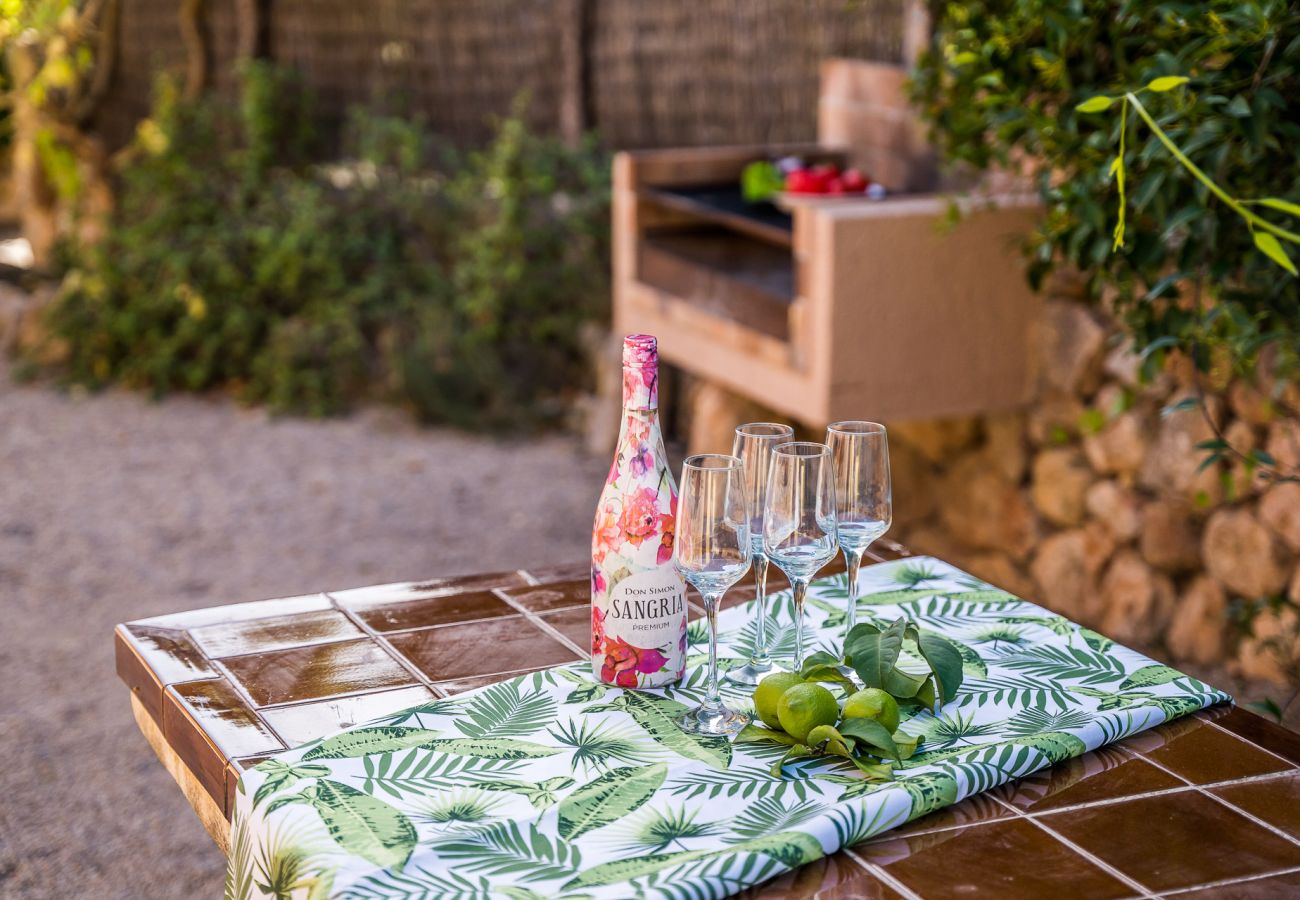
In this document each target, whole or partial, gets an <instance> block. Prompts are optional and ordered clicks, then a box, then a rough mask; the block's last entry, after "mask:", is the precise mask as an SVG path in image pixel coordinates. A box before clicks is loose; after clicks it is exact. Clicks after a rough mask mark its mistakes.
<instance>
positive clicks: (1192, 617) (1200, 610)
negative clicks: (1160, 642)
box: [1165, 575, 1228, 665]
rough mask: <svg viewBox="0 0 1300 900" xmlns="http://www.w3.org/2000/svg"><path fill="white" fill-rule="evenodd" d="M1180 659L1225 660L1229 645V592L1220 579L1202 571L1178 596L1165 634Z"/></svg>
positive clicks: (1202, 662)
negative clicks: (1226, 591) (1218, 580)
mask: <svg viewBox="0 0 1300 900" xmlns="http://www.w3.org/2000/svg"><path fill="white" fill-rule="evenodd" d="M1165 640H1166V643H1168V645H1169V652H1171V653H1172V654H1173V655H1174V656H1175V657H1176V658H1178V659H1185V660H1191V661H1192V662H1196V663H1201V664H1203V665H1209V664H1211V663H1216V662H1222V661H1223V658H1224V655H1225V653H1226V652H1227V645H1228V595H1227V594H1226V593H1224V590H1223V588H1222V587H1221V586H1220V585H1219V583H1218V582H1217V581H1215V580H1214V579H1213V578H1210V577H1208V576H1205V575H1198V576H1197V577H1196V578H1194V579H1192V582H1191V584H1189V585H1188V586H1187V589H1186V590H1184V591H1183V593H1182V596H1180V597H1179V598H1178V605H1177V607H1176V608H1175V609H1174V617H1173V621H1172V622H1171V623H1170V625H1169V633H1168V634H1167V635H1166V636H1165Z"/></svg>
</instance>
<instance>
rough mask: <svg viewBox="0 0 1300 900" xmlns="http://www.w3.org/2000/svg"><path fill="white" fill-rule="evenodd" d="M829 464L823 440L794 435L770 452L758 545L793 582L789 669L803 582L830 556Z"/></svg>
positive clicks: (799, 657)
mask: <svg viewBox="0 0 1300 900" xmlns="http://www.w3.org/2000/svg"><path fill="white" fill-rule="evenodd" d="M833 469H834V466H833V463H832V461H831V451H830V448H829V447H827V446H826V445H825V444H815V443H811V442H807V441H796V442H793V443H789V444H782V445H780V446H779V447H777V448H776V449H775V450H774V451H773V452H772V471H771V473H770V475H769V476H768V487H767V502H766V503H765V504H764V507H763V549H764V551H766V553H767V555H768V558H769V559H771V560H772V562H774V563H776V564H777V566H778V567H779V568H780V569H781V571H782V572H784V573H785V576H786V577H787V578H789V579H790V584H791V585H792V586H793V588H794V623H795V631H794V640H795V649H794V670H795V671H796V672H798V671H800V670H801V669H802V668H803V657H804V652H803V651H804V647H803V605H804V598H805V596H806V595H807V593H808V584H809V582H811V581H812V578H813V576H814V575H816V574H817V571H818V570H819V569H821V567H822V566H824V565H826V564H827V563H828V562H830V561H831V559H833V558H834V556H835V550H836V541H837V540H838V538H837V536H836V535H837V529H836V525H835V485H834V478H835V475H834V471H833Z"/></svg>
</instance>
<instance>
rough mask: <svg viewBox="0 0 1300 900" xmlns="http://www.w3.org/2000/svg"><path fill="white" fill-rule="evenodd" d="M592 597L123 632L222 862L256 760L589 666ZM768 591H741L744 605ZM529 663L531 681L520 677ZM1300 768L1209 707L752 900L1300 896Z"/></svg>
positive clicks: (570, 579) (577, 592) (499, 581)
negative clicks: (358, 726) (561, 668)
mask: <svg viewBox="0 0 1300 900" xmlns="http://www.w3.org/2000/svg"><path fill="white" fill-rule="evenodd" d="M899 552H900V553H901V552H902V551H901V549H900V550H899ZM888 555H889V556H893V555H895V554H893V553H891V554H888ZM777 586H778V587H780V586H782V585H781V584H778V585H777ZM589 596H590V592H589V589H588V584H587V572H586V567H585V565H584V566H574V567H569V568H556V569H545V570H532V571H527V572H525V571H517V572H505V573H499V574H494V575H482V576H475V577H470V578H455V579H442V580H437V581H430V582H425V583H421V584H404V585H386V586H380V587H373V588H361V589H358V590H348V591H336V592H330V593H322V594H309V595H305V596H301V597H291V598H287V599H280V600H263V601H259V602H255V603H241V604H236V605H233V606H223V607H216V608H212V609H203V610H195V611H192V612H185V613H176V614H174V615H168V616H159V617H156V618H152V619H143V620H140V621H137V622H129V623H127V624H125V625H119V626H118V628H117V631H116V635H115V638H116V647H117V671H118V674H119V675H120V676H121V678H122V680H123V681H125V682H126V683H127V685H128V686H129V687H130V688H131V703H132V707H133V709H134V712H135V716H136V721H137V722H138V723H139V725H140V728H141V730H142V731H143V732H144V734H145V736H146V738H148V740H149V742H150V744H151V745H152V746H153V748H154V750H155V751H156V752H157V754H158V756H159V758H160V759H161V760H162V761H163V763H164V765H166V767H167V768H168V770H169V771H170V772H171V773H172V776H173V777H174V778H175V779H176V781H177V783H178V784H179V785H180V786H181V787H182V789H183V790H184V791H185V793H186V796H187V797H188V799H189V801H190V803H191V805H193V807H194V809H195V811H196V812H197V813H198V814H199V816H200V818H201V819H202V820H203V823H204V825H205V827H206V828H207V829H208V831H209V833H210V834H212V836H213V838H214V839H215V840H216V841H217V843H218V844H219V845H221V846H222V848H223V849H224V848H225V846H226V842H227V837H228V832H229V824H228V817H229V815H230V811H231V808H232V802H233V801H232V793H233V791H234V788H235V784H236V781H237V779H238V777H239V773H240V771H241V770H242V769H243V768H244V767H246V766H250V765H253V764H255V763H257V762H258V761H260V760H261V759H263V758H264V757H265V756H266V755H267V754H270V753H274V752H276V751H277V750H281V749H284V748H285V747H289V746H293V745H295V744H299V743H302V742H305V741H308V740H311V739H313V738H316V737H319V736H320V735H322V734H325V733H327V732H332V731H335V730H338V729H340V728H344V727H346V726H348V725H352V724H355V723H358V722H362V721H365V720H367V719H371V718H375V717H377V716H382V715H385V714H388V713H391V712H394V711H397V710H399V709H402V708H404V707H407V706H411V705H414V704H416V703H419V702H422V701H424V700H427V699H429V698H431V697H434V696H445V695H448V694H454V693H457V692H459V691H463V690H466V689H469V688H473V687H477V686H479V685H483V684H488V683H491V682H494V681H498V680H501V679H502V678H504V677H506V676H508V675H511V674H518V673H520V672H523V671H531V670H532V669H534V668H541V667H545V666H548V665H554V664H556V663H563V662H569V661H571V660H574V659H582V658H586V656H587V654H586V651H585V650H584V647H585V646H586V642H587V640H588V628H589V624H590V623H589V611H588V609H589V608H588V603H589ZM751 596H752V588H750V589H747V590H740V589H737V590H735V591H733V592H732V593H731V595H730V596H729V597H728V601H729V604H730V603H738V602H742V601H744V600H747V599H749V598H750V597H751ZM729 604H728V605H729ZM521 659H526V660H527V661H528V666H529V668H525V669H519V668H512V666H515V665H517V662H515V661H518V660H521ZM1298 767H1300V735H1298V734H1294V733H1292V732H1290V731H1286V730H1284V729H1282V728H1280V727H1278V726H1275V725H1273V724H1272V723H1270V722H1267V721H1266V720H1264V719H1261V718H1260V717H1258V716H1256V715H1254V714H1252V713H1248V712H1245V711H1242V710H1239V709H1235V708H1227V707H1224V708H1216V709H1211V710H1208V711H1206V712H1203V713H1200V714H1197V715H1195V716H1192V717H1189V718H1187V719H1182V720H1179V721H1176V722H1173V723H1171V724H1169V725H1166V726H1163V727H1161V728H1157V729H1154V730H1152V731H1148V732H1145V733H1142V734H1139V735H1136V736H1134V737H1132V738H1130V739H1128V740H1126V741H1124V742H1122V743H1120V744H1117V745H1114V746H1112V747H1107V748H1103V749H1102V750H1100V751H1097V752H1095V753H1091V754H1088V755H1087V756H1085V757H1082V758H1080V759H1076V760H1071V761H1069V762H1066V763H1063V764H1061V765H1059V766H1056V767H1054V768H1052V769H1050V770H1047V771H1044V772H1042V773H1039V774H1037V775H1032V776H1029V777H1027V778H1024V779H1022V780H1020V781H1019V782H1016V783H1014V784H1010V785H1006V786H1004V787H1002V788H999V789H996V790H994V791H992V792H990V793H987V794H983V795H979V796H976V797H973V798H971V799H969V800H966V801H964V802H962V803H960V804H958V805H956V806H953V807H950V808H948V809H946V810H941V811H939V812H937V813H934V814H932V815H930V816H927V817H925V818H923V819H919V820H917V821H915V822H913V823H911V824H909V825H906V826H904V827H902V828H899V829H895V830H894V831H891V832H888V833H887V834H885V835H883V836H882V837H880V838H878V839H876V840H874V841H871V842H869V843H867V844H863V845H861V846H858V847H855V848H854V849H853V850H852V851H844V852H841V853H838V854H836V855H834V856H831V857H828V858H826V859H823V860H820V861H818V862H816V863H813V864H811V865H809V866H805V867H804V868H803V869H800V870H798V871H796V872H792V873H789V874H788V875H786V876H784V877H782V878H779V879H777V880H775V881H773V882H770V883H768V884H766V885H763V886H762V887H760V888H758V889H755V890H753V891H751V892H750V893H749V895H750V896H753V897H763V898H777V897H791V898H793V897H801V898H806V897H818V898H831V897H844V898H847V897H855V898H857V897H861V898H886V897H888V898H893V897H927V898H930V897H934V898H946V897H954V896H961V897H976V898H978V897H998V898H1012V897H1043V896H1051V897H1055V898H1068V897H1088V898H1093V897H1097V898H1102V897H1132V896H1137V897H1150V896H1166V895H1170V894H1174V895H1180V896H1186V897H1196V898H1210V897H1225V898H1255V897H1295V896H1300V768H1298Z"/></svg>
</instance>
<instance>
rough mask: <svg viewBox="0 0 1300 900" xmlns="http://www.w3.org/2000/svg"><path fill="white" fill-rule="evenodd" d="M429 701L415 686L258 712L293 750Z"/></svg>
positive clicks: (427, 692) (429, 695) (425, 690)
mask: <svg viewBox="0 0 1300 900" xmlns="http://www.w3.org/2000/svg"><path fill="white" fill-rule="evenodd" d="M433 698H434V694H433V692H432V691H431V690H429V689H428V688H426V687H424V686H423V685H417V686H415V687H406V688H398V689H397V690H393V691H377V692H375V693H373V694H351V695H349V696H347V697H335V698H333V699H332V700H316V701H313V702H311V703H295V704H292V705H291V706H277V707H274V708H272V709H264V710H262V711H261V715H262V718H263V719H264V720H266V723H267V724H268V725H270V726H271V727H272V728H273V729H275V732H276V734H278V735H279V736H280V738H281V739H282V740H283V741H284V742H285V743H286V744H287V745H288V746H290V747H296V746H298V745H300V744H305V743H307V742H308V741H314V740H316V738H319V737H324V736H325V735H327V734H333V733H334V732H336V731H342V730H343V729H345V728H351V727H352V726H353V725H363V724H365V723H366V722H370V721H373V720H374V719H378V718H381V717H382V716H390V715H392V714H393V713H396V712H401V711H402V710H404V709H407V708H409V707H412V706H418V705H419V704H421V703H427V702H429V701H430V700H432V699H433Z"/></svg>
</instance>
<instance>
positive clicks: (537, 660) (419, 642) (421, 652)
mask: <svg viewBox="0 0 1300 900" xmlns="http://www.w3.org/2000/svg"><path fill="white" fill-rule="evenodd" d="M389 640H390V642H391V643H392V645H393V646H394V647H395V648H396V649H397V651H398V652H399V653H401V654H402V655H403V656H405V657H406V658H407V659H408V660H410V661H411V662H412V663H414V664H415V666H416V667H417V668H419V670H420V671H421V672H423V673H424V674H425V677H427V678H428V679H429V680H430V681H453V680H458V679H462V678H470V677H473V676H475V675H492V674H495V673H497V672H511V671H518V670H520V669H526V668H539V667H542V666H550V665H556V664H558V663H566V662H573V660H574V659H575V658H576V654H575V653H574V652H573V651H572V650H570V649H569V648H568V647H566V646H564V645H563V644H561V643H560V642H559V641H557V640H556V639H555V638H553V637H551V636H550V635H549V634H547V633H545V632H544V631H542V630H541V629H540V628H538V627H537V626H536V625H534V624H533V623H532V622H530V621H528V619H526V618H524V617H523V616H519V615H516V616H503V617H501V618H497V619H485V620H483V621H481V622H466V623H464V624H461V625H444V626H442V627H441V628H425V629H423V630H421V631H408V632H403V633H402V634H394V635H392V636H391V637H390V638H389Z"/></svg>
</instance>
